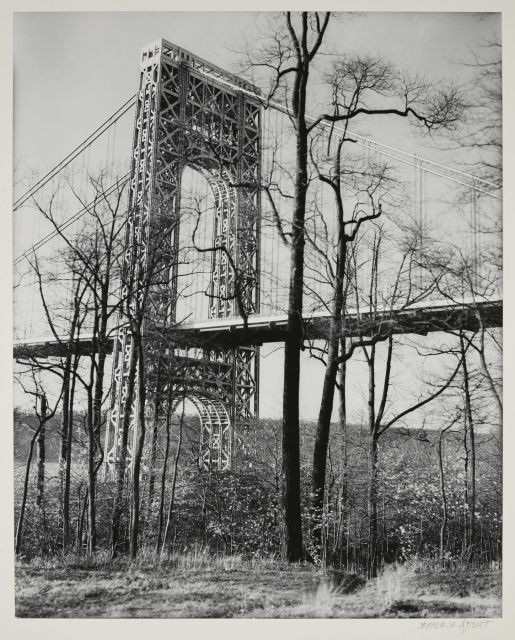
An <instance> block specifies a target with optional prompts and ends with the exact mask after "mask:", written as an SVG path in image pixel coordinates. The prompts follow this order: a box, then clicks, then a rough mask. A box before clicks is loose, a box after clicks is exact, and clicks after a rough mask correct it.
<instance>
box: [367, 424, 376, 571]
mask: <svg viewBox="0 0 515 640" xmlns="http://www.w3.org/2000/svg"><path fill="white" fill-rule="evenodd" d="M369 459H370V463H369V464H370V485H369V490H368V522H369V525H368V575H369V577H371V578H374V577H375V576H377V569H378V526H377V524H378V523H377V511H378V510H377V493H378V437H377V434H376V433H373V434H372V436H371V438H370V450H369Z"/></svg>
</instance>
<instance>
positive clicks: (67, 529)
mask: <svg viewBox="0 0 515 640" xmlns="http://www.w3.org/2000/svg"><path fill="white" fill-rule="evenodd" d="M78 359H79V357H78V356H76V357H75V358H73V361H72V362H71V369H70V385H69V394H68V403H69V404H68V411H67V425H66V428H67V430H66V457H65V460H64V484H63V551H64V552H66V551H67V550H68V548H69V547H70V544H71V521H70V490H71V465H72V442H73V419H74V402H75V384H76V375H75V374H76V372H77V367H78Z"/></svg>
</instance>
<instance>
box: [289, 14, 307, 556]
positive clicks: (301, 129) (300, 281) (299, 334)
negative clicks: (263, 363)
mask: <svg viewBox="0 0 515 640" xmlns="http://www.w3.org/2000/svg"><path fill="white" fill-rule="evenodd" d="M303 22H304V25H303V28H304V29H307V17H305V16H304V14H303ZM308 76H309V62H308V61H307V60H303V61H302V63H299V67H298V70H297V72H296V75H295V87H294V99H293V102H294V105H295V106H294V111H295V126H296V158H295V161H296V162H295V163H296V169H297V172H296V177H295V185H294V200H293V221H292V236H291V255H290V289H289V297H288V322H287V338H286V342H285V349H284V391H283V472H284V494H283V502H284V515H285V525H286V526H285V545H286V558H287V560H288V561H289V562H297V561H299V560H301V558H302V522H301V509H300V434H299V383H300V351H301V347H302V342H303V323H302V303H303V287H304V247H305V244H306V239H305V235H304V229H305V217H306V194H307V189H308V160H307V158H308V132H307V126H306V120H305V115H306V88H307V82H308Z"/></svg>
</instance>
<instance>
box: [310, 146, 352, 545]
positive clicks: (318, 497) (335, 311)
mask: <svg viewBox="0 0 515 640" xmlns="http://www.w3.org/2000/svg"><path fill="white" fill-rule="evenodd" d="M339 157H340V152H338V156H337V162H336V171H337V172H338V171H339V168H340V162H339ZM346 247H347V243H346V239H345V234H344V223H343V209H340V210H339V215H338V246H337V261H336V277H335V281H334V286H333V308H332V313H331V325H330V331H329V341H328V344H327V364H326V368H325V372H324V383H323V387H322V398H321V401H320V411H319V414H318V423H317V432H316V437H315V449H314V453H313V481H312V518H313V524H312V532H313V533H312V543H313V548H314V552H315V554H316V555H318V556H319V555H320V553H321V551H322V522H323V508H324V490H325V473H326V464H327V448H328V445H329V432H330V429H331V415H332V413H333V402H334V389H335V385H336V375H337V373H338V356H339V353H340V333H341V324H342V314H343V300H344V291H343V281H344V275H345V264H346V259H347V255H346V254H347V252H346Z"/></svg>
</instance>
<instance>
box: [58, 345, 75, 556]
mask: <svg viewBox="0 0 515 640" xmlns="http://www.w3.org/2000/svg"><path fill="white" fill-rule="evenodd" d="M71 361H72V357H71V354H69V355H67V356H66V360H65V363H64V370H63V398H62V409H61V450H60V454H59V493H60V502H61V518H62V527H63V550H66V547H67V545H68V540H67V534H68V531H69V528H70V525H69V515H70V506H69V492H67V491H66V461H67V459H68V446H69V443H68V436H69V430H70V416H69V412H70V386H71Z"/></svg>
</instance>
